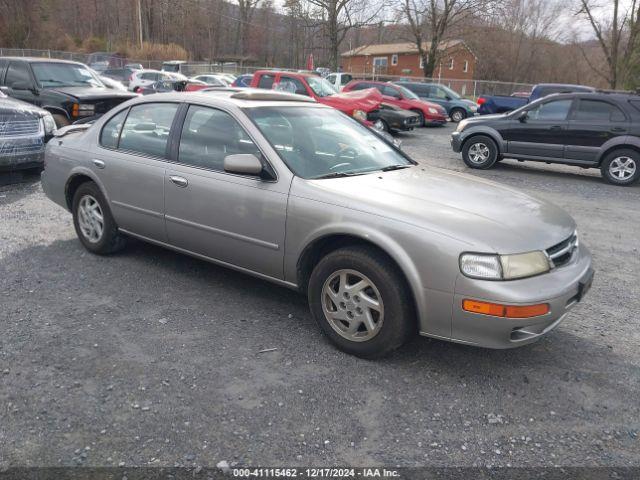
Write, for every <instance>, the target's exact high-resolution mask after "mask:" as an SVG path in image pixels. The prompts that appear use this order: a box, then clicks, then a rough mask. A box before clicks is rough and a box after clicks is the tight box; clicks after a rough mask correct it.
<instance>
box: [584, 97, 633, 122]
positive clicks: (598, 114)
mask: <svg viewBox="0 0 640 480" xmlns="http://www.w3.org/2000/svg"><path fill="white" fill-rule="evenodd" d="M574 119H575V120H582V121H593V122H609V121H612V122H624V121H625V116H624V113H622V110H620V109H619V108H618V107H616V106H615V105H612V104H611V103H609V102H602V101H599V100H585V99H582V100H580V103H579V104H578V108H577V109H576V113H575V114H574Z"/></svg>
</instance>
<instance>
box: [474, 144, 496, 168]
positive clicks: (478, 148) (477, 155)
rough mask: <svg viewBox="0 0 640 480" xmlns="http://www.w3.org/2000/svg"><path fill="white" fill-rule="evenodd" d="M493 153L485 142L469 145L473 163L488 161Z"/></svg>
mask: <svg viewBox="0 0 640 480" xmlns="http://www.w3.org/2000/svg"><path fill="white" fill-rule="evenodd" d="M490 155H491V150H489V147H488V146H487V145H486V144H484V143H480V142H479V143H474V144H473V145H471V146H470V147H469V160H471V162H472V163H477V164H481V163H484V162H486V161H487V160H488V159H489V156H490Z"/></svg>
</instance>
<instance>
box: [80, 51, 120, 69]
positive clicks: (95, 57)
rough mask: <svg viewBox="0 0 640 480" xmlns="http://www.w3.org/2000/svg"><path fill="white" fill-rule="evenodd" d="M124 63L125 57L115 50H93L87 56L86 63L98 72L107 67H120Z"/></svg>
mask: <svg viewBox="0 0 640 480" xmlns="http://www.w3.org/2000/svg"><path fill="white" fill-rule="evenodd" d="M125 63H126V58H125V57H124V56H123V55H122V54H120V53H117V52H93V53H90V54H89V57H88V58H87V65H88V66H89V67H90V68H93V69H94V70H96V71H98V72H101V71H103V70H107V69H109V68H122V66H123V65H124V64H125Z"/></svg>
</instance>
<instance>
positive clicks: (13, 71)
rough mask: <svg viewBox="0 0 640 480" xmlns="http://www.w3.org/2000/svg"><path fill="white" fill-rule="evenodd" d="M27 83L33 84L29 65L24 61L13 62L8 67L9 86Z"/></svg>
mask: <svg viewBox="0 0 640 480" xmlns="http://www.w3.org/2000/svg"><path fill="white" fill-rule="evenodd" d="M18 82H20V83H26V84H28V85H31V84H32V83H33V82H32V81H31V75H29V67H27V64H26V63H24V62H11V63H10V64H9V68H8V69H7V79H6V81H5V83H6V85H7V86H8V87H11V86H13V84H14V83H18Z"/></svg>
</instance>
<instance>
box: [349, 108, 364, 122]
mask: <svg viewBox="0 0 640 480" xmlns="http://www.w3.org/2000/svg"><path fill="white" fill-rule="evenodd" d="M351 115H352V116H353V118H355V119H356V120H360V121H361V122H364V121H365V120H366V119H367V112H365V111H363V110H354V111H353V113H352V114H351Z"/></svg>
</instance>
